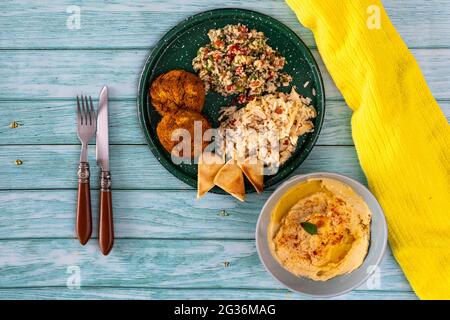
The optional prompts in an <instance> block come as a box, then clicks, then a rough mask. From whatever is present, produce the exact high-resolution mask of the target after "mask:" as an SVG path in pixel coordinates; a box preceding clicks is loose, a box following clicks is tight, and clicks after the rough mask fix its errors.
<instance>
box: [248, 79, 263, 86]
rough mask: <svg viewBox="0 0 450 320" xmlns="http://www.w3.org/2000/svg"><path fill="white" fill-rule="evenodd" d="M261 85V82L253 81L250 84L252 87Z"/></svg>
mask: <svg viewBox="0 0 450 320" xmlns="http://www.w3.org/2000/svg"><path fill="white" fill-rule="evenodd" d="M260 84H261V83H260V82H259V80H255V81H251V82H250V87H259V86H260Z"/></svg>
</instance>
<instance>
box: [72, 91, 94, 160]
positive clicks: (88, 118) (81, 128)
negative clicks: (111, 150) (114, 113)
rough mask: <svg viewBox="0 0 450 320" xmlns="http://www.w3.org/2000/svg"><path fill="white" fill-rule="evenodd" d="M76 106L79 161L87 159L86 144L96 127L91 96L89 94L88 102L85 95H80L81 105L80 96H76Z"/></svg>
mask: <svg viewBox="0 0 450 320" xmlns="http://www.w3.org/2000/svg"><path fill="white" fill-rule="evenodd" d="M77 108H78V116H77V118H78V130H77V133H78V138H79V139H80V141H81V145H82V147H81V156H80V162H88V161H87V146H88V143H89V140H90V139H91V138H92V136H93V135H94V133H95V129H96V127H97V115H96V112H95V111H94V105H93V104H92V98H91V96H89V102H88V97H87V96H84V97H83V96H81V106H80V98H79V97H78V96H77Z"/></svg>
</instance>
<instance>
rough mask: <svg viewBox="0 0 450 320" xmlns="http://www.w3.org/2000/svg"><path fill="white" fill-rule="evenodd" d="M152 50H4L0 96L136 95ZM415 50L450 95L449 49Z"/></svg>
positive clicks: (330, 94)
mask: <svg viewBox="0 0 450 320" xmlns="http://www.w3.org/2000/svg"><path fill="white" fill-rule="evenodd" d="M149 47H150V46H149ZM149 49H150V48H149ZM149 49H138V50H136V49H133V50H25V51H24V50H6V51H3V52H2V54H1V55H0V70H2V77H1V78H0V100H24V99H25V100H36V99H61V98H65V99H73V98H74V97H75V96H76V95H77V94H80V93H83V94H87V95H92V96H93V97H96V96H97V95H98V93H99V91H100V89H101V86H102V85H103V84H107V85H108V89H109V90H108V93H109V97H110V98H111V99H123V98H128V99H135V98H136V95H137V81H138V77H139V74H140V72H141V70H142V67H143V64H144V60H145V58H146V56H147V55H148V54H149ZM412 53H413V54H414V56H415V57H416V59H417V61H418V63H419V65H420V66H421V68H422V71H423V73H424V76H425V78H426V80H427V81H428V84H429V86H430V89H431V91H432V92H433V94H434V95H435V97H436V98H437V99H450V91H449V90H448V83H449V82H450V65H449V64H448V61H449V60H450V49H435V50H433V49H415V50H412ZM313 54H314V56H315V57H316V60H317V62H318V64H319V68H320V70H321V72H322V76H323V79H324V86H325V93H326V97H327V99H340V100H342V99H343V98H342V95H341V94H340V92H339V91H338V90H337V88H336V86H335V85H334V83H333V81H332V80H331V77H330V75H329V74H328V71H327V70H326V68H325V67H324V65H323V62H322V59H321V58H320V56H319V54H318V52H317V50H313ZM49 111H50V112H51V111H52V110H49Z"/></svg>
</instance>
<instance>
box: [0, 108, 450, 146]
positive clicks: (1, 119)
mask: <svg viewBox="0 0 450 320" xmlns="http://www.w3.org/2000/svg"><path fill="white" fill-rule="evenodd" d="M440 106H441V108H442V111H443V112H444V114H445V116H446V117H447V119H448V120H450V102H448V101H441V102H440ZM30 110H32V112H30ZM136 110H137V109H136V102H135V101H134V100H119V101H117V100H114V101H110V103H109V112H110V113H109V114H110V119H109V120H110V121H109V127H110V131H109V134H110V136H109V141H110V143H111V144H145V139H144V135H143V134H142V132H141V128H140V127H139V123H138V120H137V111H136ZM351 114H352V113H351V110H350V109H349V108H348V106H347V105H346V104H345V102H343V101H327V104H326V111H325V120H324V123H323V126H322V131H321V132H320V136H319V140H318V141H317V145H353V140H352V136H351V128H350V119H351ZM47 118H49V119H51V120H50V121H49V123H48V121H46V119H47ZM14 121H16V122H17V123H19V126H18V127H17V128H14V129H13V128H10V124H11V123H12V122H14ZM75 124H76V119H75V104H74V101H52V100H45V101H0V145H2V144H3V145H6V144H14V145H21V144H78V143H79V140H78V138H77V136H76V133H75V130H76V127H75ZM94 143H95V141H94V140H93V141H91V144H94Z"/></svg>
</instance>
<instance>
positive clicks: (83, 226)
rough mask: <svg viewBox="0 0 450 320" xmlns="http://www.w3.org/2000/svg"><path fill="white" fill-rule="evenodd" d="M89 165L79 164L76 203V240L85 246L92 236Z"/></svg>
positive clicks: (86, 163) (85, 163)
mask: <svg viewBox="0 0 450 320" xmlns="http://www.w3.org/2000/svg"><path fill="white" fill-rule="evenodd" d="M89 176H90V172H89V163H88V162H80V165H79V167H78V202H77V218H76V232H77V238H78V240H79V241H80V243H81V244H82V245H85V244H86V243H87V242H88V240H89V239H90V238H91V234H92V213H91V188H90V186H89Z"/></svg>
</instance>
